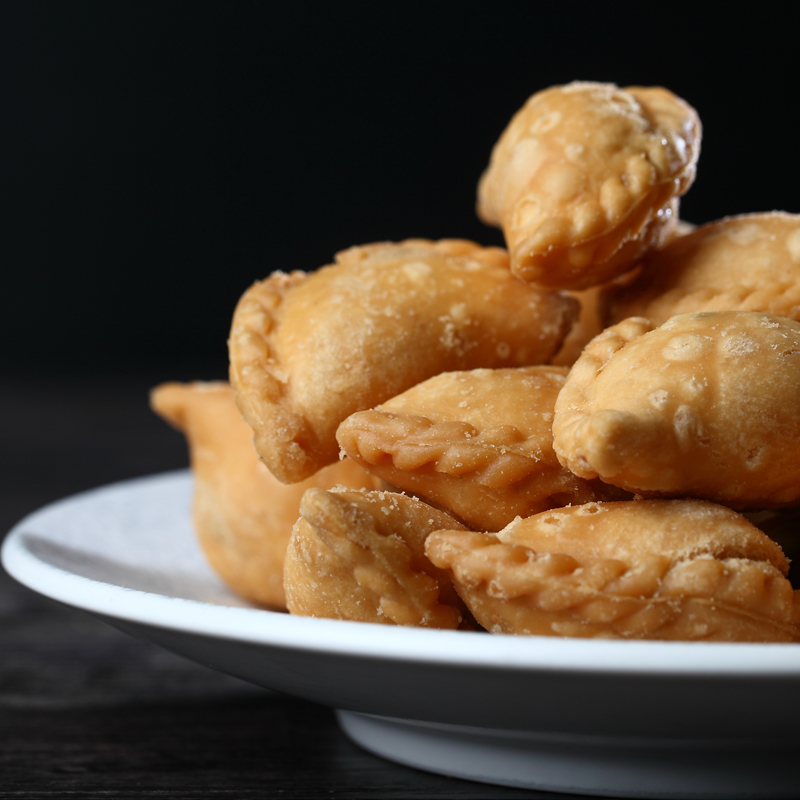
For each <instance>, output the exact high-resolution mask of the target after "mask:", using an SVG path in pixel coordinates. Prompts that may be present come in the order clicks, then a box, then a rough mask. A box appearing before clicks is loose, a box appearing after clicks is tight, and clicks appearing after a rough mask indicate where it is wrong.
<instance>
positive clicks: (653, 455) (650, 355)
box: [553, 311, 800, 509]
mask: <svg viewBox="0 0 800 800" xmlns="http://www.w3.org/2000/svg"><path fill="white" fill-rule="evenodd" d="M553 435H554V445H555V451H556V454H557V455H558V458H559V460H560V461H561V463H562V464H564V466H566V467H568V468H569V469H570V470H572V472H574V473H575V474H576V475H580V476H581V477H583V478H587V479H592V478H597V477H599V478H601V479H602V480H604V481H607V482H608V483H612V484H614V485H616V486H620V487H622V488H624V489H627V490H628V491H631V492H636V493H639V494H642V495H644V496H659V495H663V496H675V497H677V496H689V497H702V498H705V499H707V500H714V501H716V502H720V503H724V504H725V505H729V506H732V507H734V508H741V509H744V508H751V509H761V508H770V507H781V506H792V505H797V504H798V503H799V502H800V323H797V322H794V321H792V320H789V319H786V318H783V317H776V316H771V315H768V314H760V313H756V312H748V311H709V312H701V313H697V314H683V315H680V316H676V317H672V318H671V319H670V320H669V321H667V322H666V323H665V324H664V325H662V326H661V327H660V328H656V329H653V326H652V325H651V324H650V323H649V322H648V321H647V320H645V319H642V318H639V317H633V318H630V319H627V320H624V321H623V322H620V323H619V324H618V325H616V326H614V327H612V328H608V329H607V330H606V331H604V332H603V333H602V334H600V335H599V336H597V337H596V338H595V339H593V340H592V342H591V343H590V344H589V345H588V346H587V347H586V349H585V350H584V351H583V355H582V356H581V357H580V358H579V359H578V361H577V362H576V363H575V366H574V367H573V368H572V370H571V372H570V374H569V377H568V378H567V382H566V384H565V386H564V388H563V390H562V391H561V394H560V395H559V397H558V400H557V401H556V405H555V418H554V421H553Z"/></svg>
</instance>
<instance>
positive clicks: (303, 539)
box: [285, 489, 474, 629]
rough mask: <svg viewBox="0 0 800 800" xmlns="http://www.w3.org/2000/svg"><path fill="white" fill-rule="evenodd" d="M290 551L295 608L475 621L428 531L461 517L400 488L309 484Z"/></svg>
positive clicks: (406, 620) (428, 622)
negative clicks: (436, 561)
mask: <svg viewBox="0 0 800 800" xmlns="http://www.w3.org/2000/svg"><path fill="white" fill-rule="evenodd" d="M300 514H301V516H300V519H298V521H297V524H296V525H295V527H294V530H293V532H292V538H291V541H290V543H289V548H288V551H287V555H286V573H285V586H286V601H287V606H288V608H289V611H290V612H291V613H292V614H299V615H302V616H309V617H325V618H329V619H344V620H352V621H356V622H377V623H382V624H386V625H410V626H417V627H428V628H450V629H454V628H458V627H474V621H473V620H472V619H471V617H470V615H469V613H468V612H467V611H466V608H465V606H464V604H463V602H462V601H461V599H460V597H459V595H458V594H457V593H456V591H455V589H454V588H453V585H452V583H451V581H450V578H449V576H448V574H447V573H446V572H444V571H442V570H439V569H437V568H436V567H434V566H433V564H431V562H430V561H429V560H428V558H427V557H426V555H425V549H424V548H425V538H426V537H427V535H428V534H429V533H430V532H431V531H432V530H436V529H437V528H440V527H441V526H442V525H447V526H451V525H455V526H456V528H457V529H458V528H460V526H459V523H458V522H457V521H456V520H454V519H453V518H452V517H451V516H449V515H448V514H445V513H444V512H443V511H438V510H437V509H434V508H431V507H430V506H427V505H426V504H425V503H423V502H421V501H420V500H416V499H415V498H413V497H406V496H405V495H401V494H396V493H394V492H383V491H373V492H349V491H344V490H334V491H328V492H326V491H323V490H321V489H309V490H308V491H307V492H306V493H305V494H304V495H303V500H302V503H301V505H300Z"/></svg>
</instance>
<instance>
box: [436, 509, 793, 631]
mask: <svg viewBox="0 0 800 800" xmlns="http://www.w3.org/2000/svg"><path fill="white" fill-rule="evenodd" d="M426 552H427V553H428V556H429V558H430V559H431V561H433V563H434V564H436V565H437V566H438V567H441V568H443V569H448V570H450V572H451V574H452V576H453V582H454V584H455V586H456V588H457V589H458V591H459V593H460V594H461V596H462V597H463V598H464V600H465V602H466V603H467V606H468V607H469V609H470V610H471V611H472V613H473V614H474V616H475V618H476V619H477V621H478V622H479V623H481V624H482V625H483V626H484V627H485V628H486V629H487V630H489V631H492V632H495V633H515V634H529V635H530V634H535V635H540V636H575V637H587V638H629V639H667V640H669V639H679V640H691V641H759V642H760V641H764V642H795V641H798V640H800V628H798V622H800V613H799V612H800V604H799V603H798V595H797V593H796V592H794V591H793V590H792V587H791V585H790V584H789V582H788V581H787V580H786V578H785V577H784V573H785V571H786V570H787V568H788V562H787V560H786V558H785V556H784V555H783V553H782V551H781V550H780V548H779V547H778V545H776V544H775V543H774V542H772V541H771V540H770V539H768V538H767V537H766V536H765V535H764V534H762V533H761V532H760V531H759V530H758V529H757V528H755V527H754V526H753V525H751V524H750V523H749V522H747V520H745V519H744V518H743V517H741V516H740V515H738V514H736V512H734V511H731V510H730V509H727V508H724V507H722V506H718V505H715V504H712V503H708V502H705V501H697V500H640V501H633V502H619V503H590V504H586V505H582V506H572V507H570V508H563V509H559V510H556V511H547V512H543V513H542V514H538V515H535V516H533V517H530V518H528V519H524V520H516V521H515V522H513V523H512V524H510V525H509V526H508V527H507V528H505V529H504V530H503V531H501V532H500V533H498V534H496V535H494V534H487V533H476V532H470V531H467V532H464V531H438V532H435V533H432V534H431V535H430V536H429V537H428V540H427V542H426Z"/></svg>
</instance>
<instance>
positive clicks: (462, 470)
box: [336, 366, 625, 531]
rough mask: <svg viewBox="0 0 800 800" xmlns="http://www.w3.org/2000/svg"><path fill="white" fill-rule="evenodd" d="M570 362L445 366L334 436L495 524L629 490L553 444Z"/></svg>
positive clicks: (399, 482) (408, 482) (455, 509)
mask: <svg viewBox="0 0 800 800" xmlns="http://www.w3.org/2000/svg"><path fill="white" fill-rule="evenodd" d="M566 375H567V369H566V368H565V367H552V366H536V367H519V368H516V369H498V370H491V369H476V370H472V371H468V372H446V373H443V374H442V375H437V376H435V377H433V378H429V379H428V380H427V381H425V382H423V383H420V384H418V385H417V386H414V387H412V388H411V389H408V390H407V391H406V392H404V393H403V394H401V395H398V396H397V397H393V398H392V399H391V400H387V401H386V402H385V403H383V404H382V405H380V406H378V407H377V408H375V409H372V410H369V411H361V412H358V413H356V414H353V415H351V416H350V417H348V418H347V419H346V420H345V421H344V422H343V423H342V424H341V425H340V426H339V430H338V432H337V434H336V435H337V438H338V440H339V444H341V446H342V449H343V450H344V452H345V453H347V455H348V456H350V457H351V458H352V459H353V460H355V461H357V462H358V463H359V464H361V465H362V466H363V467H364V468H365V469H367V470H369V471H370V472H372V473H373V474H374V475H377V476H379V477H381V478H383V479H384V480H385V481H387V482H388V483H389V484H391V485H393V486H396V487H398V488H400V489H402V490H403V491H405V492H408V493H410V494H413V495H416V496H417V497H421V498H422V499H424V500H427V501H428V502H429V503H433V504H434V505H436V506H438V507H439V508H443V509H445V510H446V511H449V512H450V513H452V514H454V515H455V516H456V517H458V518H459V519H460V520H462V521H463V522H465V523H466V524H467V525H469V526H470V527H473V528H478V529H480V530H490V531H497V530H500V528H502V527H504V526H505V525H507V524H508V523H509V522H511V520H512V519H514V517H516V516H517V515H522V516H529V515H530V514H534V513H536V512H538V511H544V510H545V509H548V508H554V507H557V506H565V505H568V504H569V503H585V502H588V501H590V500H601V499H621V498H622V496H623V495H624V494H625V493H624V492H621V491H620V490H619V489H616V488H614V487H611V486H607V485H605V484H602V483H601V482H600V481H591V482H590V481H584V480H582V479H581V478H577V477H576V476H575V475H573V474H572V473H571V472H569V470H567V469H565V468H564V467H562V466H561V464H559V462H558V459H557V458H556V455H555V453H554V452H553V432H552V424H553V406H554V404H555V401H556V397H557V396H558V393H559V391H560V390H561V388H562V387H563V385H564V381H565V379H566Z"/></svg>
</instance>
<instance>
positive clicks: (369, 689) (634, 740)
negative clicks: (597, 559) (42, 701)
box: [2, 472, 800, 798]
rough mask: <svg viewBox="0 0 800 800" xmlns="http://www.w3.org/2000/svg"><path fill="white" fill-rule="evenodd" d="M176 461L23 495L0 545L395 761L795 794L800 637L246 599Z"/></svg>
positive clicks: (686, 792) (573, 780) (52, 578)
mask: <svg viewBox="0 0 800 800" xmlns="http://www.w3.org/2000/svg"><path fill="white" fill-rule="evenodd" d="M190 496H191V478H190V476H189V475H188V473H186V472H179V473H168V474H165V475H157V476H154V477H151V478H145V479H140V480H135V481H128V482H125V483H121V484H116V485H113V486H108V487H105V488H102V489H97V490H95V491H92V492H87V493H85V494H82V495H78V496H76V497H73V498H69V499H67V500H63V501H61V502H58V503H54V504H53V505H50V506H48V507H46V508H44V509H42V510H41V511H38V512H36V513H35V514H32V515H31V516H29V517H28V518H27V519H25V520H23V521H22V522H20V523H19V525H17V526H16V527H15V528H14V530H13V531H12V532H11V534H10V535H9V536H8V538H7V539H6V541H5V543H4V546H3V551H2V558H3V565H4V566H5V568H6V569H7V570H8V572H9V573H11V575H13V576H14V577H15V578H16V579H17V580H18V581H20V582H21V583H23V584H25V585H26V586H28V587H30V588H31V589H33V590H35V591H37V592H40V593H41V594H43V595H46V596H47V597H51V598H53V599H55V600H59V601H61V602H63V603H66V604H68V605H71V606H75V607H76V608H80V609H83V610H85V611H88V612H90V613H92V614H94V615H96V616H98V617H100V618H101V619H104V620H105V621H107V622H109V623H111V624H112V625H114V626H116V627H117V628H121V629H122V630H125V631H128V632H130V633H132V634H135V635H136V636H139V637H141V638H145V639H148V640H150V641H152V642H155V643H157V644H160V645H162V646H163V647H165V648H167V649H168V650H171V651H173V652H175V653H179V654H181V655H184V656H186V657H188V658H190V659H193V660H195V661H198V662H200V663H202V664H205V665H207V666H210V667H213V668H215V669H218V670H221V671H223V672H227V673H229V674H231V675H236V676H238V677H240V678H244V679H245V680H248V681H251V682H253V683H256V684H258V685H261V686H265V687H268V688H271V689H278V690H281V691H284V692H287V693H289V694H293V695H297V696H299V697H303V698H306V699H309V700H314V701H318V702H320V703H324V704H326V705H330V706H332V707H334V708H336V709H339V712H338V713H339V720H340V723H341V724H342V726H343V728H344V730H345V731H346V732H347V733H348V735H350V736H351V737H352V738H353V739H354V740H355V741H357V742H358V743H359V744H361V745H362V746H364V747H365V748H367V749H369V750H371V751H373V752H376V753H378V754H380V755H383V756H385V757H387V758H390V759H393V760H395V761H399V762H401V763H405V764H409V765H412V766H416V767H420V768H423V769H428V770H431V771H434V772H441V773H444V774H449V775H457V776H460V777H465V778H470V779H472V780H480V781H485V782H489V783H501V784H505V785H509V786H524V787H529V788H538V789H550V790H555V791H565V792H581V793H589V794H597V795H611V796H615V795H616V796H630V797H729V798H732V797H749V796H758V797H794V796H797V795H798V794H800V775H799V774H798V771H797V770H796V769H794V767H793V764H794V757H795V756H794V754H795V753H796V752H797V750H796V748H797V746H798V744H800V734H798V733H797V731H796V728H797V723H798V720H800V645H783V644H781V645H760V644H759V645H756V644H699V643H676V642H622V641H587V640H579V639H573V640H570V639H554V638H541V637H514V636H500V635H489V634H485V633H465V632H458V631H431V630H420V629H410V628H394V627H389V626H383V625H369V624H365V623H354V622H339V621H334V620H318V619H306V618H301V617H291V616H289V615H287V614H280V613H274V612H269V611H263V610H258V609H254V608H251V607H247V606H246V604H244V603H242V602H241V601H240V600H238V599H237V598H235V597H234V596H233V595H232V594H231V593H230V592H228V591H227V590H226V589H225V588H224V586H222V584H221V583H220V582H219V581H218V580H217V578H216V577H215V576H214V575H213V574H212V572H211V570H210V569H209V568H208V567H207V566H206V564H205V562H204V560H203V557H202V555H201V553H200V551H199V549H198V547H197V545H196V543H195V540H194V535H193V532H192V529H191V525H190V522H189V502H190Z"/></svg>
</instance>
